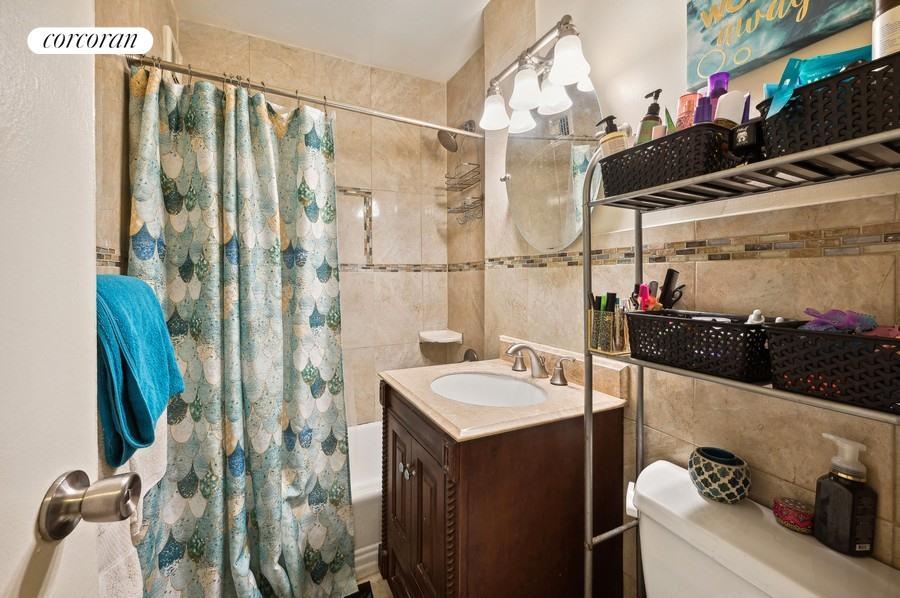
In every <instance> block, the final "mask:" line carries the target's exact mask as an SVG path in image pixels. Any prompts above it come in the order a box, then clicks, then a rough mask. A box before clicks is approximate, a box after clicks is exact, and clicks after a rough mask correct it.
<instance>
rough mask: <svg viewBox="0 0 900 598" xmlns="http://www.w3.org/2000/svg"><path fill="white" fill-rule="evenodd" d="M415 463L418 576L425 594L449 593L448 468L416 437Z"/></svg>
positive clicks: (433, 597) (433, 596) (434, 596)
mask: <svg viewBox="0 0 900 598" xmlns="http://www.w3.org/2000/svg"><path fill="white" fill-rule="evenodd" d="M412 467H413V469H412V471H411V472H410V474H411V475H410V477H411V479H412V480H414V481H415V494H414V495H413V500H414V502H415V509H414V512H415V522H416V523H415V526H416V529H415V538H414V540H413V557H414V558H413V568H414V576H415V580H416V585H417V586H418V588H419V592H420V594H421V595H422V596H425V597H427V598H437V597H438V596H444V594H445V588H446V581H445V576H446V572H447V565H446V563H445V554H446V553H445V546H446V528H445V526H444V514H445V509H446V505H445V500H444V499H445V496H444V470H443V467H442V466H441V463H440V462H439V461H438V460H437V459H435V458H434V457H432V456H431V453H429V452H428V451H426V450H425V449H424V448H423V447H422V445H420V444H418V443H416V442H415V441H414V444H413V466H412Z"/></svg>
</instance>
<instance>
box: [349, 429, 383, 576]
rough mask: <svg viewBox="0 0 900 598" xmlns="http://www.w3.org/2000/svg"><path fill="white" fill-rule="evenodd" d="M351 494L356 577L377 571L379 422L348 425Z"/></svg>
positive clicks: (379, 510)
mask: <svg viewBox="0 0 900 598" xmlns="http://www.w3.org/2000/svg"><path fill="white" fill-rule="evenodd" d="M348 436H349V445H350V496H351V498H352V501H353V526H354V529H355V539H356V551H355V556H356V578H357V579H365V578H366V577H369V576H371V575H374V574H376V573H378V543H379V542H380V541H381V422H380V421H374V422H371V423H368V424H360V425H357V426H350V428H349V429H348Z"/></svg>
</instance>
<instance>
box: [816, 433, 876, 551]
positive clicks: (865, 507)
mask: <svg viewBox="0 0 900 598" xmlns="http://www.w3.org/2000/svg"><path fill="white" fill-rule="evenodd" d="M822 436H824V437H825V438H827V439H828V440H831V441H832V442H834V443H835V444H836V445H837V448H838V453H837V455H835V456H834V457H832V459H831V471H830V472H829V473H827V474H825V475H823V476H822V477H820V478H819V480H818V482H817V483H816V511H815V516H814V523H813V534H814V535H815V537H816V539H817V540H819V542H821V543H822V544H825V545H826V546H828V547H829V548H831V549H833V550H837V551H838V552H842V553H844V554H847V555H850V556H868V555H870V554H872V545H873V543H874V540H875V507H876V505H877V501H878V495H877V494H876V493H875V491H874V490H872V488H870V487H869V486H867V485H866V466H865V465H863V464H862V463H861V462H860V461H859V453H860V451H865V450H866V446H865V445H864V444H860V443H859V442H854V441H852V440H847V439H846V438H841V437H840V436H835V435H834V434H828V433H827V432H826V433H823V434H822Z"/></svg>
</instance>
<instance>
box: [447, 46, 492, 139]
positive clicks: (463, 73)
mask: <svg viewBox="0 0 900 598" xmlns="http://www.w3.org/2000/svg"><path fill="white" fill-rule="evenodd" d="M483 103H484V47H481V48H478V50H476V51H475V53H474V54H472V56H471V57H470V58H469V59H468V60H467V61H466V63H465V64H464V65H463V66H462V67H461V68H460V69H459V70H458V71H457V72H456V74H455V75H453V77H451V78H450V80H449V81H448V82H447V122H448V123H451V124H452V125H453V126H459V125H460V124H462V123H463V122H465V121H467V120H470V119H471V120H474V121H476V122H477V121H478V119H479V118H480V117H481V108H482V106H483Z"/></svg>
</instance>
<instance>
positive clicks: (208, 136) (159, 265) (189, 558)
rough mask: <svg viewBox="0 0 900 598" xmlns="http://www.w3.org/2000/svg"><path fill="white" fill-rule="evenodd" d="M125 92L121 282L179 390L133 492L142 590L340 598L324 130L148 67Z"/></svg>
mask: <svg viewBox="0 0 900 598" xmlns="http://www.w3.org/2000/svg"><path fill="white" fill-rule="evenodd" d="M130 95H131V99H130V107H129V109H130V119H131V122H130V129H131V148H130V149H131V175H132V178H131V181H132V216H131V225H130V236H131V253H130V256H129V260H128V271H129V274H131V275H132V276H137V277H140V278H142V279H143V280H145V281H147V282H148V283H149V284H150V285H151V286H152V287H153V288H154V289H155V290H156V292H157V295H158V297H159V299H160V301H161V303H162V305H163V307H164V311H165V315H166V319H167V322H168V328H169V334H170V336H171V338H172V341H173V344H174V346H175V350H176V355H177V358H178V362H179V366H180V367H181V369H182V372H183V373H184V380H185V391H184V393H182V394H181V395H178V396H175V397H173V398H172V399H171V401H170V403H169V406H168V410H167V417H168V430H169V438H168V451H169V463H168V469H167V473H166V477H165V479H164V480H163V481H162V482H161V483H160V484H159V485H158V486H157V487H155V488H154V489H153V490H152V491H151V492H150V493H149V494H148V496H147V498H146V499H145V506H144V522H145V530H144V536H143V539H142V540H141V543H140V545H139V546H138V552H139V555H140V560H141V569H142V571H143V576H144V591H145V595H147V596H163V595H171V594H179V593H180V595H181V596H185V597H194V596H279V597H299V596H302V597H304V598H305V597H317V596H344V595H346V594H349V593H352V592H354V591H355V590H356V583H355V581H354V578H355V575H354V571H353V528H352V519H351V510H350V485H349V480H350V474H349V464H348V457H347V453H348V451H347V424H346V414H345V410H344V400H343V374H342V371H341V345H340V322H341V318H340V309H339V296H338V258H337V249H336V234H337V232H336V230H337V227H336V222H335V220H336V207H335V183H334V168H333V161H334V142H333V139H334V138H333V132H332V121H331V119H330V118H328V117H326V115H324V114H323V113H322V112H321V111H318V110H315V109H312V108H308V107H304V108H298V109H296V110H294V111H293V112H291V113H290V114H289V115H281V114H277V113H276V112H275V111H274V109H273V108H272V107H271V106H270V105H269V104H267V103H266V101H265V98H264V97H263V96H262V95H261V94H256V95H253V96H252V97H251V96H250V95H249V94H248V93H247V90H245V89H242V88H235V87H233V86H230V85H226V86H225V89H224V91H222V90H219V89H218V88H217V87H216V86H215V85H214V84H212V83H210V82H198V83H196V84H195V85H194V86H193V87H184V86H181V85H177V84H174V83H168V82H164V81H162V78H161V73H160V71H159V69H155V68H153V69H147V68H136V69H133V70H132V73H131V81H130Z"/></svg>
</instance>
